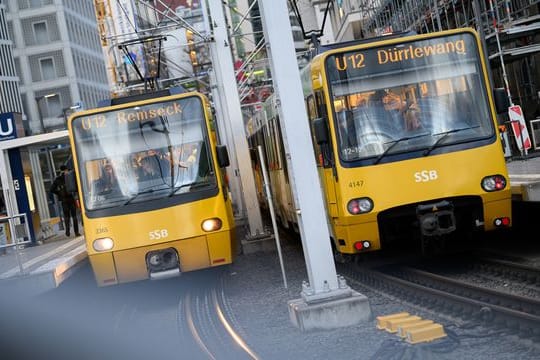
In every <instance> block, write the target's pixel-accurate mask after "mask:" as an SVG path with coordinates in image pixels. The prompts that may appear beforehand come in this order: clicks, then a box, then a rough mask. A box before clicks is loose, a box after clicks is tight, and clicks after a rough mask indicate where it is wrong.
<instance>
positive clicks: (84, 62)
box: [4, 0, 109, 135]
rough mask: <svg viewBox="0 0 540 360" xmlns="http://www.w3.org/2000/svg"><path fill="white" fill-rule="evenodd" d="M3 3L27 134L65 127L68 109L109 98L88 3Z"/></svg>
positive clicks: (82, 0) (37, 0)
mask: <svg viewBox="0 0 540 360" xmlns="http://www.w3.org/2000/svg"><path fill="white" fill-rule="evenodd" d="M4 3H5V5H6V6H7V27H8V33H9V37H10V39H11V40H12V41H13V56H14V58H15V69H16V73H17V75H18V77H19V79H20V93H21V97H22V105H23V111H24V114H25V115H26V124H25V128H26V131H27V134H31V135H33V134H39V133H43V132H50V131H53V130H59V129H65V128H66V117H67V115H68V114H69V113H70V112H71V111H73V110H74V109H76V108H91V107H94V106H96V105H97V102H98V101H99V100H101V99H104V98H108V97H109V87H108V83H107V73H106V68H105V64H104V61H103V53H102V50H101V45H100V39H99V36H98V32H97V25H96V17H95V11H94V6H93V3H92V2H90V1H87V0H4Z"/></svg>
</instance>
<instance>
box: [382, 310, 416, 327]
mask: <svg viewBox="0 0 540 360" xmlns="http://www.w3.org/2000/svg"><path fill="white" fill-rule="evenodd" d="M409 315H410V314H409V313H408V312H400V313H396V314H392V315H384V316H377V329H381V330H382V329H386V327H387V323H388V320H392V319H400V318H404V317H407V316H409Z"/></svg>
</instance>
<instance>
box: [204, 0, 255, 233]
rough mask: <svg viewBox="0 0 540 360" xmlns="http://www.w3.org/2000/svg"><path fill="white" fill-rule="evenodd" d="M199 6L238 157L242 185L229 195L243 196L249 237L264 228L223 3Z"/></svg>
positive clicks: (219, 91)
mask: <svg viewBox="0 0 540 360" xmlns="http://www.w3.org/2000/svg"><path fill="white" fill-rule="evenodd" d="M201 6H202V7H203V8H204V10H206V6H208V10H209V12H210V15H211V19H212V21H211V23H210V24H209V25H210V27H211V29H209V30H211V31H212V35H213V41H211V42H210V43H209V46H210V52H211V55H212V66H213V69H214V72H215V75H216V79H217V83H216V87H217V88H216V92H217V93H218V95H219V96H220V103H221V105H222V108H223V110H225V113H226V114H222V115H228V116H225V117H224V118H225V119H228V120H229V123H228V124H227V125H228V126H229V127H230V130H231V131H230V135H231V136H232V138H230V139H228V145H233V146H234V149H235V152H236V157H237V160H238V171H239V172H238V175H239V176H240V181H241V184H242V191H240V192H238V193H236V194H233V195H234V196H235V197H236V198H237V199H239V198H240V197H243V199H244V204H245V207H246V212H247V218H248V223H249V230H250V235H251V236H252V237H256V236H263V235H264V227H263V222H262V217H261V210H260V208H259V203H258V200H257V190H256V188H255V179H254V177H253V171H252V169H251V160H250V156H249V151H248V143H247V137H246V133H245V129H244V117H243V114H242V109H241V107H240V98H239V96H238V86H237V83H236V77H235V74H234V65H233V59H232V53H231V47H230V41H229V38H228V34H227V24H226V21H225V15H224V14H223V4H222V2H221V1H214V0H211V1H208V3H207V4H205V1H202V2H201Z"/></svg>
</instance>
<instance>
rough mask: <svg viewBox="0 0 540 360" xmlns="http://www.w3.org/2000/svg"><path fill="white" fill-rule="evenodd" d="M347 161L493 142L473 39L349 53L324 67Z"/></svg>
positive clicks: (329, 60) (461, 37)
mask: <svg viewBox="0 0 540 360" xmlns="http://www.w3.org/2000/svg"><path fill="white" fill-rule="evenodd" d="M326 70H327V72H328V79H329V84H330V92H331V95H332V100H333V111H334V118H335V128H336V129H337V137H338V145H339V153H340V157H341V159H342V160H344V161H355V160H360V159H364V158H375V159H376V160H375V161H376V162H378V161H379V160H380V159H381V158H382V157H383V156H386V155H388V154H395V153H403V152H408V151H418V150H424V151H423V152H422V154H423V156H427V155H429V154H430V153H431V152H432V151H433V150H434V149H435V148H439V147H444V146H447V145H453V144H458V143H466V142H472V141H476V140H482V139H487V138H490V137H493V136H494V134H495V128H494V125H493V121H492V118H491V114H490V111H489V103H488V98H487V93H486V88H485V82H484V75H483V70H482V68H481V63H480V61H479V55H478V47H477V45H476V41H475V38H474V36H473V35H472V34H469V33H465V34H457V35H452V36H447V37H437V38H431V39H423V40H418V41H413V42H406V43H401V44H393V45H390V46H380V47H375V48H368V49H360V50H352V51H347V52H343V53H339V54H334V55H331V56H329V57H328V58H327V59H326Z"/></svg>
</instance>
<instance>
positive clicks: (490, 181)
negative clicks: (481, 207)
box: [482, 175, 506, 192]
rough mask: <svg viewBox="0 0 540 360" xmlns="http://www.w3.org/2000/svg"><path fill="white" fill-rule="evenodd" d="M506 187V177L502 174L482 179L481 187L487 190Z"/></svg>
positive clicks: (497, 189)
mask: <svg viewBox="0 0 540 360" xmlns="http://www.w3.org/2000/svg"><path fill="white" fill-rule="evenodd" d="M505 187H506V179H505V177H504V176H502V175H490V176H486V177H485V178H483V179H482V189H484V191H487V192H492V191H499V190H503V189H504V188H505Z"/></svg>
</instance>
